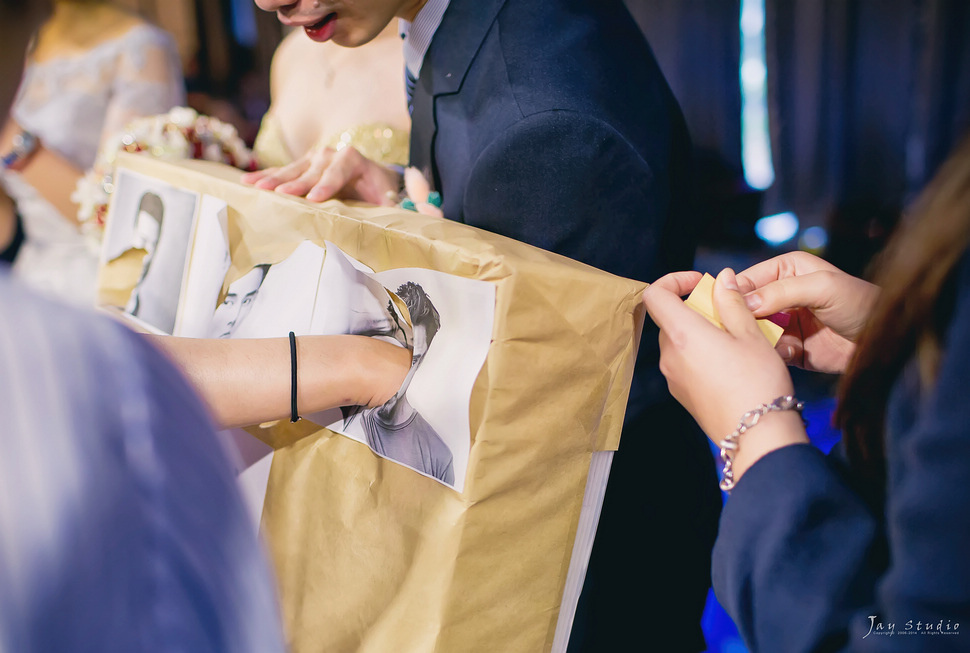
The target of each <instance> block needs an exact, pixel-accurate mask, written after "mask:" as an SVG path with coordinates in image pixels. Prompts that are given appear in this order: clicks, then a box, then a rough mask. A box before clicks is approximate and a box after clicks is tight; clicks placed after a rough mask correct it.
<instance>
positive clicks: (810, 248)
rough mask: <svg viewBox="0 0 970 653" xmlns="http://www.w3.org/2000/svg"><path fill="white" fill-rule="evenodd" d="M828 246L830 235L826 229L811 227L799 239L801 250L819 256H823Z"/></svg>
mask: <svg viewBox="0 0 970 653" xmlns="http://www.w3.org/2000/svg"><path fill="white" fill-rule="evenodd" d="M828 244H829V234H828V232H827V231H825V227H809V228H808V229H806V230H805V231H804V232H803V233H802V235H801V237H800V238H799V239H798V247H799V249H803V250H805V251H806V252H811V253H812V254H817V255H821V254H822V253H823V252H824V251H825V247H826V245H828Z"/></svg>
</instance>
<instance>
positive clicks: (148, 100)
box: [101, 26, 185, 142]
mask: <svg viewBox="0 0 970 653" xmlns="http://www.w3.org/2000/svg"><path fill="white" fill-rule="evenodd" d="M126 41H127V47H125V48H124V49H123V50H122V51H121V53H120V54H119V57H118V64H117V65H118V69H117V74H116V75H115V78H114V82H113V89H112V90H113V92H112V97H111V101H110V103H109V105H108V110H107V112H106V115H105V122H104V128H103V131H102V133H101V138H102V142H104V139H105V138H107V137H110V136H111V135H114V134H117V133H118V132H119V131H121V130H122V129H124V127H125V125H126V124H128V122H130V121H131V120H133V119H135V118H140V117H143V116H152V115H156V114H160V113H165V112H166V111H168V110H169V109H171V108H172V107H175V106H179V105H182V104H184V103H185V85H184V82H183V79H182V69H181V64H180V62H179V58H178V52H177V50H176V49H175V43H174V41H173V40H172V38H171V37H170V36H169V35H168V34H167V33H166V32H163V31H162V30H160V29H158V28H156V27H151V26H139V27H136V28H134V29H133V30H132V34H131V38H129V39H126Z"/></svg>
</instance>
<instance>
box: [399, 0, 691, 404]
mask: <svg viewBox="0 0 970 653" xmlns="http://www.w3.org/2000/svg"><path fill="white" fill-rule="evenodd" d="M413 102H414V105H413V106H414V109H413V113H412V128H411V165H413V166H415V167H417V168H419V169H421V170H423V171H425V172H426V173H430V175H429V179H431V180H433V181H432V183H433V185H434V186H435V188H436V189H437V190H439V191H440V192H441V194H442V197H443V202H444V203H443V206H442V209H443V211H444V214H445V216H446V217H448V218H450V219H452V220H458V221H460V222H465V223H467V224H470V225H473V226H476V227H480V228H482V229H487V230H488V231H492V232H495V233H499V234H502V235H505V236H509V237H511V238H514V239H516V240H520V241H523V242H526V243H529V244H531V245H535V246H537V247H541V248H543V249H547V250H550V251H553V252H556V253H559V254H562V255H564V256H568V257H570V258H573V259H576V260H579V261H582V262H584V263H587V264H589V265H592V266H594V267H597V268H600V269H602V270H606V271H608V272H612V273H614V274H617V275H620V276H624V277H628V278H632V279H639V280H642V281H653V280H654V279H656V278H657V277H659V276H661V275H663V274H665V273H666V272H669V271H672V270H675V269H677V270H683V269H689V268H690V266H691V264H692V262H693V255H694V248H695V245H696V233H695V231H696V230H695V224H694V217H695V216H694V215H693V212H691V211H690V208H689V206H688V202H689V201H690V196H689V192H688V184H689V183H690V181H691V180H690V169H689V160H690V143H689V139H688V136H687V130H686V126H685V123H684V120H683V116H682V114H681V112H680V108H679V107H678V105H677V102H676V101H675V100H674V97H673V95H672V93H671V92H670V89H669V87H668V86H667V83H666V81H665V79H664V77H663V74H662V73H661V72H660V69H659V67H658V65H657V62H656V60H655V59H654V57H653V54H652V52H651V51H650V48H649V46H648V45H647V42H646V40H645V39H644V37H643V35H642V34H641V32H640V31H639V29H638V27H637V25H636V23H634V21H633V19H632V18H631V17H630V15H629V13H628V12H627V10H626V8H625V7H624V6H623V4H622V3H621V2H619V1H618V0H597V2H590V1H589V0H543V1H542V2H535V1H529V0H452V2H451V4H450V6H449V7H448V10H447V11H446V12H445V15H444V18H443V19H442V22H441V25H440V27H439V28H438V31H437V32H436V34H435V36H434V39H433V40H432V42H431V45H430V47H429V49H428V53H427V55H426V57H425V60H424V63H423V67H422V69H421V75H420V78H419V79H418V82H417V88H416V89H415V94H414V101H413ZM644 345H645V347H644V348H645V349H648V350H655V349H656V345H655V343H652V342H651V338H649V337H645V338H644ZM650 358H651V359H652V360H651V361H650V362H651V363H652V365H643V366H642V367H645V368H647V367H649V368H652V370H651V372H650V374H651V376H652V378H651V380H650V385H651V388H650V391H649V392H646V390H644V391H645V392H646V394H650V395H652V397H651V398H650V399H645V398H644V396H643V394H644V393H643V392H641V391H640V388H639V387H638V388H637V389H636V390H635V391H634V393H633V394H634V396H632V397H631V406H635V407H636V410H634V412H638V411H639V409H640V408H642V407H643V406H644V405H646V404H648V403H650V402H651V400H658V399H663V398H666V396H667V395H666V383H664V382H663V380H662V378H661V377H660V375H659V372H658V371H657V370H656V357H655V356H652V355H651V357H650ZM644 362H646V361H644ZM638 376H640V375H638ZM644 380H645V379H644ZM642 384H643V382H642V381H641V384H640V385H642Z"/></svg>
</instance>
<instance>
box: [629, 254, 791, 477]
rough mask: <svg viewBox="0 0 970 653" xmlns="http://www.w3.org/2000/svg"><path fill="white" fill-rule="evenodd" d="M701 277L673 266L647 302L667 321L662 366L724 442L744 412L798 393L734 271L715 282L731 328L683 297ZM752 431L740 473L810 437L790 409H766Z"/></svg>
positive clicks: (675, 390)
mask: <svg viewBox="0 0 970 653" xmlns="http://www.w3.org/2000/svg"><path fill="white" fill-rule="evenodd" d="M700 278H701V274H700V273H699V272H677V273H673V274H668V275H666V276H665V277H662V278H661V279H659V280H658V281H656V282H655V283H653V284H652V285H650V286H649V287H648V288H647V289H646V290H645V291H644V293H643V303H644V304H645V305H646V307H647V311H648V312H649V313H650V317H651V318H652V319H653V321H654V322H655V323H656V324H657V326H659V327H660V371H661V372H663V374H664V376H665V377H667V385H668V387H669V388H670V392H671V394H672V395H673V396H674V398H675V399H677V401H679V402H680V403H681V404H683V405H684V407H685V408H686V409H687V410H688V411H689V412H690V414H691V415H693V416H694V419H695V420H696V421H697V423H698V424H699V425H700V427H701V428H702V429H703V430H704V432H705V433H707V434H708V437H710V438H711V440H712V441H713V442H714V443H715V444H718V443H720V441H721V440H722V439H723V438H724V437H725V436H726V435H728V434H729V433H731V432H732V431H733V430H734V429H735V428H736V427H737V425H738V421H739V420H740V418H741V416H742V415H743V414H744V413H746V412H747V411H749V410H752V409H754V408H757V407H758V406H760V405H761V404H763V403H768V402H770V401H772V400H774V399H775V398H777V397H780V396H783V395H789V394H792V392H793V387H792V381H791V376H790V375H789V374H788V370H787V368H786V367H785V364H784V362H783V361H782V360H781V358H780V357H779V356H778V354H777V353H776V352H775V351H774V350H773V349H772V347H771V344H770V343H769V342H768V341H767V340H766V339H765V337H764V335H763V334H762V333H761V330H760V329H759V328H758V325H757V323H756V322H755V319H754V316H753V315H752V314H751V312H750V311H749V310H748V309H747V307H746V306H745V303H744V298H743V297H742V296H741V294H740V293H739V292H738V290H737V285H736V284H737V282H736V279H735V276H734V272H733V271H731V270H729V269H728V270H724V271H722V272H721V274H719V275H718V277H717V281H716V283H715V284H714V308H715V310H716V311H717V314H718V316H719V319H720V320H721V323H722V324H723V325H724V330H721V329H718V328H717V327H716V326H714V325H713V324H711V323H710V322H708V321H707V319H706V318H704V317H703V316H702V315H700V314H699V313H697V312H695V311H694V310H693V309H691V308H690V307H688V306H687V305H686V304H684V302H683V301H682V300H681V297H682V296H684V295H687V294H689V293H690V291H691V290H693V288H694V286H696V285H697V282H698V281H699V280H700ZM752 436H754V437H752ZM752 436H749V437H745V438H743V439H742V443H741V447H740V450H739V451H738V454H737V457H736V458H735V463H734V469H735V478H736V479H738V478H740V476H741V475H742V474H743V473H744V470H745V469H747V467H748V466H750V465H751V464H752V463H753V462H754V461H755V460H757V459H758V458H760V457H761V456H763V455H764V454H765V453H767V452H768V451H771V450H773V449H777V448H778V447H781V446H785V445H787V444H793V443H796V442H807V441H808V439H807V438H806V436H805V430H804V427H803V426H802V423H801V420H800V419H799V417H798V416H797V415H796V414H795V413H793V412H791V411H785V412H782V413H770V414H768V415H766V416H765V417H764V418H763V419H762V421H761V423H759V425H758V427H757V433H756V435H755V433H754V432H753V433H752Z"/></svg>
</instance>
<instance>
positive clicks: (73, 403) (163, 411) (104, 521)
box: [0, 270, 284, 653]
mask: <svg viewBox="0 0 970 653" xmlns="http://www.w3.org/2000/svg"><path fill="white" fill-rule="evenodd" d="M282 641H283V639H282V632H281V626H280V617H279V606H278V602H277V600H276V597H275V594H274V590H273V584H272V580H271V576H270V572H269V567H268V564H267V562H266V559H265V556H264V552H263V551H262V549H261V545H260V543H259V541H258V540H257V537H256V531H255V528H254V527H253V525H252V523H251V521H250V520H249V518H248V517H247V515H246V512H245V510H244V508H243V503H242V499H241V497H240V496H239V493H238V490H237V487H236V485H235V478H234V475H233V473H232V471H231V469H230V466H229V463H228V460H227V459H226V457H225V453H224V451H223V450H222V449H221V445H220V444H219V442H218V441H217V440H216V436H215V434H214V432H213V428H212V426H211V424H210V420H209V418H208V416H207V414H206V411H205V409H204V408H203V406H202V405H201V403H200V401H199V399H198V398H197V397H196V396H195V394H194V393H193V392H192V390H191V389H190V388H189V387H188V385H187V383H186V382H185V381H184V380H183V379H182V377H181V375H180V374H179V373H178V372H177V371H176V370H175V369H174V367H173V366H172V365H171V364H170V363H169V362H168V361H167V360H165V359H164V358H163V357H162V356H161V355H160V354H158V353H157V352H156V351H155V350H154V349H153V348H152V347H151V346H150V345H149V344H148V343H147V342H146V341H145V339H144V338H143V337H141V336H139V335H136V334H133V333H131V332H129V331H127V330H126V329H124V328H123V327H121V326H120V325H118V324H115V323H114V322H113V321H111V320H110V319H108V318H106V317H103V316H98V315H94V314H90V313H85V312H81V311H78V310H75V309H71V308H67V307H63V306H60V305H57V304H54V303H51V302H50V301H47V300H45V299H42V298H39V297H37V296H36V295H33V294H31V293H30V291H27V290H25V289H24V288H23V287H21V286H19V285H17V283H16V282H14V281H12V280H11V279H10V278H9V276H8V275H7V274H6V271H5V270H0V652H3V653H7V652H10V653H13V652H16V653H32V652H34V651H45V652H46V651H72V652H78V651H99V652H101V651H125V652H137V651H152V652H153V653H154V652H165V651H191V652H196V651H232V652H233V653H236V652H240V651H253V652H259V653H268V652H273V651H283V650H284V647H283V644H282Z"/></svg>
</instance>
